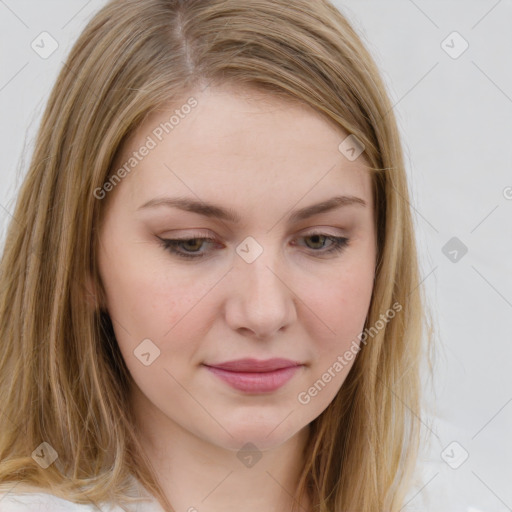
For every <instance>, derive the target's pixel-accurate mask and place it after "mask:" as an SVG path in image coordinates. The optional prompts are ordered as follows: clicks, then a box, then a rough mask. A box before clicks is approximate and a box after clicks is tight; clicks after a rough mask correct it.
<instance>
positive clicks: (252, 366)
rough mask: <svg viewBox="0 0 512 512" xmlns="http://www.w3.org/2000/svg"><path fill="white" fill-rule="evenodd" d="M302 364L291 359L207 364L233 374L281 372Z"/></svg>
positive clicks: (242, 360) (245, 360)
mask: <svg viewBox="0 0 512 512" xmlns="http://www.w3.org/2000/svg"><path fill="white" fill-rule="evenodd" d="M301 365H302V363H298V362H297V361H292V360H290V359H283V358H274V359H265V360H259V359H250V358H247V359H235V360H233V361H226V362H224V363H215V364H206V365H205V366H211V367H213V368H220V369H221V370H227V371H233V372H271V371H275V370H281V369H282V368H290V367H292V366H301Z"/></svg>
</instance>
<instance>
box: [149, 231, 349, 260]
mask: <svg viewBox="0 0 512 512" xmlns="http://www.w3.org/2000/svg"><path fill="white" fill-rule="evenodd" d="M314 236H323V237H325V238H326V239H328V240H330V241H331V242H333V243H332V246H331V247H330V249H328V250H327V251H316V250H313V249H311V250H312V251H313V252H316V253H319V254H321V255H325V254H333V253H341V252H343V250H344V249H345V248H346V247H347V246H348V245H349V242H350V240H349V239H348V238H345V237H341V236H332V235H327V234H325V233H310V234H308V235H303V237H301V238H311V237H314ZM158 239H159V240H160V241H161V246H162V247H163V248H164V249H165V250H167V251H169V252H170V253H172V254H175V255H176V256H178V257H180V258H183V259H189V260H190V259H200V258H204V257H205V256H206V254H205V253H204V252H202V253H186V252H181V251H179V250H177V249H176V247H178V246H179V245H180V244H182V243H183V242H190V241H195V240H203V241H211V242H215V239H214V238H209V237H193V238H173V239H165V238H160V237H158Z"/></svg>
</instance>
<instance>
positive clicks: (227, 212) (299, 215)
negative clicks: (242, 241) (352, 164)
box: [137, 196, 367, 223]
mask: <svg viewBox="0 0 512 512" xmlns="http://www.w3.org/2000/svg"><path fill="white" fill-rule="evenodd" d="M158 206H167V207H171V208H179V209H180V210H184V211H187V212H192V213H197V214H199V215H203V216H205V217H212V218H217V219H221V220H225V221H228V222H233V223H239V222H240V220H241V219H240V216H239V215H238V214H237V213H236V212H235V211H234V210H232V209H230V208H224V207H222V206H219V205H216V204H213V203H205V202H204V201H197V200H195V199H191V198H188V197H157V198H155V199H151V200H150V201H148V202H147V203H144V204H143V205H142V206H140V207H139V208H137V211H138V210H142V209H144V208H155V207H158ZM345 206H361V207H365V206H367V204H366V201H364V200H363V199H361V198H360V197H355V196H335V197H332V198H330V199H327V200H325V201H322V202H320V203H316V204H313V205H310V206H306V207H305V208H301V209H300V210H297V211H295V212H293V213H292V214H291V215H290V216H289V218H288V222H289V223H293V222H299V221H301V220H304V219H308V218H309V217H313V216H314V215H318V214H320V213H325V212H328V211H331V210H335V209H338V208H342V207H345Z"/></svg>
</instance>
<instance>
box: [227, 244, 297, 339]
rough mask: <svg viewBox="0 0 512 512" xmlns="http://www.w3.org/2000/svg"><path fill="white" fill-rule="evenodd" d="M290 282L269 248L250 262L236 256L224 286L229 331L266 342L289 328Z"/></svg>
mask: <svg viewBox="0 0 512 512" xmlns="http://www.w3.org/2000/svg"><path fill="white" fill-rule="evenodd" d="M290 279H291V278H290V273H289V272H287V271H286V270H285V267H284V265H283V262H282V259H281V260H279V257H278V256H274V253H271V251H270V250H268V249H267V250H264V251H263V253H262V254H260V256H259V257H258V258H256V260H254V261H253V262H252V263H248V262H247V261H245V260H244V259H243V258H240V257H239V256H238V255H237V256H236V258H235V262H234V266H233V269H232V270H231V272H230V282H229V283H228V286H227V289H228V292H227V294H228V295H227V300H226V312H225V314H226V321H227V323H228V325H229V326H230V327H231V329H233V330H235V331H237V332H238V333H240V334H242V335H245V336H252V337H255V338H258V339H269V338H272V337H273V336H274V335H275V334H276V333H277V332H279V331H281V330H285V329H286V328H288V327H289V326H290V325H292V324H293V322H294V321H295V320H296V319H297V310H296V300H297V298H296V297H295V295H294V293H293V284H292V283H291V282H290Z"/></svg>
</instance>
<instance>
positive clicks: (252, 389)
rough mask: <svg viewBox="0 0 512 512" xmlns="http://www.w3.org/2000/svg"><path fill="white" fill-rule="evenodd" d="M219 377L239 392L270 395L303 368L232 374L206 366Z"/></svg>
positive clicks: (293, 367)
mask: <svg viewBox="0 0 512 512" xmlns="http://www.w3.org/2000/svg"><path fill="white" fill-rule="evenodd" d="M206 368H207V369H208V370H210V371H211V372H212V373H213V374H215V375H216V376H217V377H219V378H220V379H222V380H223V381H224V382H226V383H227V384H229V385H230V386H231V387H233V388H235V389H238V390H239V391H245V392H247V393H269V392H272V391H276V390H277V389H279V388H280V387H282V386H284V385H285V384H286V383H287V382H288V381H289V380H290V379H291V378H292V377H293V376H294V375H295V372H296V371H297V370H298V369H299V368H301V366H290V367H288V368H281V369H280V370H274V371H271V372H258V373H257V372H232V371H228V370H221V369H220V368H215V367H213V366H206Z"/></svg>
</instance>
